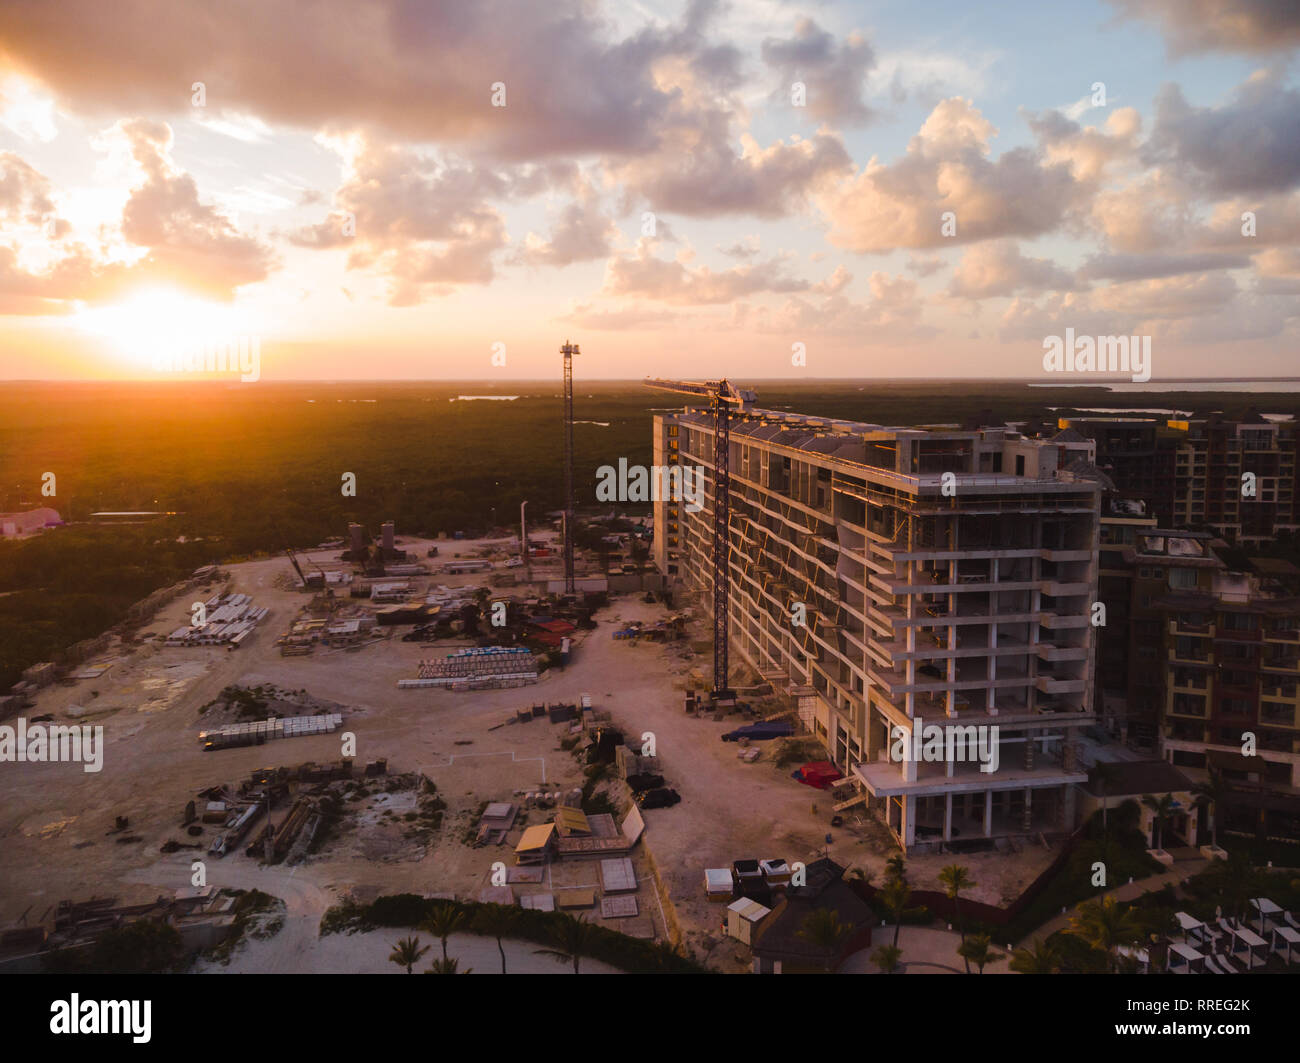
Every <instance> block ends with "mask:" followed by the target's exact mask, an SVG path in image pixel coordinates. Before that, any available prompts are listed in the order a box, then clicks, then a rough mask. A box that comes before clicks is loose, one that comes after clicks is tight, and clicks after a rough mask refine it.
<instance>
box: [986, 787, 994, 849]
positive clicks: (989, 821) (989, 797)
mask: <svg viewBox="0 0 1300 1063" xmlns="http://www.w3.org/2000/svg"><path fill="white" fill-rule="evenodd" d="M984 837H986V838H991V837H993V791H992V790H985V791H984Z"/></svg>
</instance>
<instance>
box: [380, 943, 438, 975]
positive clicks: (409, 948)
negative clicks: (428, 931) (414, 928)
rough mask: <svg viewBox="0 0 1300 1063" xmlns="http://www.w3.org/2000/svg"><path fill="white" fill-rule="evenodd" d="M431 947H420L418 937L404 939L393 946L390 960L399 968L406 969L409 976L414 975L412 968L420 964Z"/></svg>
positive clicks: (389, 956) (389, 955)
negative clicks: (422, 957) (421, 958)
mask: <svg viewBox="0 0 1300 1063" xmlns="http://www.w3.org/2000/svg"><path fill="white" fill-rule="evenodd" d="M429 948H430V946H428V945H424V946H421V945H420V939H419V938H417V937H409V938H402V939H401V940H400V941H398V943H397V944H396V945H394V946H393V951H392V952H390V953H389V954H388V958H389V959H390V960H391V961H392V962H393V963H395V964H397V966H398V967H405V968H406V973H407V974H414V973H415V971H413V970H412V968H413V967H414V966H415V965H416V964H417V963H419V962H420V957H421V956H423V955H424V954H425V953H426V952H428V951H429Z"/></svg>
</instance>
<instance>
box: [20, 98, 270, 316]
mask: <svg viewBox="0 0 1300 1063" xmlns="http://www.w3.org/2000/svg"><path fill="white" fill-rule="evenodd" d="M101 145H102V146H103V147H105V148H107V149H108V150H116V149H119V148H120V149H123V150H125V151H126V153H127V154H128V155H129V157H130V158H131V160H132V162H133V165H134V167H135V175H134V179H133V183H132V185H131V188H130V189H129V192H128V195H127V198H126V202H125V205H124V206H123V209H122V216H121V219H120V222H118V223H117V224H116V225H114V224H111V223H106V224H104V225H101V226H100V228H99V230H98V233H97V246H95V247H93V248H92V247H89V246H87V245H86V243H84V242H83V241H80V240H72V239H70V238H65V237H67V236H68V231H69V230H68V226H67V223H66V222H64V221H62V220H56V219H54V216H53V213H52V212H53V204H52V200H51V195H52V192H51V189H50V185H49V182H48V180H47V179H46V178H45V177H44V176H43V175H41V174H40V173H38V172H37V171H36V170H34V169H33V168H32V167H31V166H30V165H29V164H27V163H26V162H25V161H24V160H22V159H21V158H19V157H18V156H16V155H13V154H12V153H5V154H4V155H3V156H0V216H3V217H7V218H10V220H17V219H22V220H24V221H26V222H27V223H29V224H39V223H41V222H44V223H45V224H46V227H47V230H50V231H47V236H49V237H52V238H54V239H58V240H59V241H60V242H59V243H58V245H57V247H56V248H55V249H54V252H53V254H52V257H50V258H49V259H48V260H47V262H46V263H45V264H44V265H43V267H41V268H38V269H36V268H31V267H25V266H23V265H21V264H20V263H19V261H18V256H17V254H16V252H15V251H14V250H13V249H12V248H9V247H4V246H3V245H0V295H2V296H4V297H6V302H7V305H8V306H9V308H10V312H18V311H17V310H15V308H16V307H19V306H21V305H28V306H30V307H31V308H32V309H31V310H30V311H27V312H37V313H39V312H58V311H59V310H60V309H65V308H61V307H59V305H58V304H59V302H60V301H66V300H83V301H86V302H103V301H106V300H111V299H113V298H116V297H119V296H121V295H123V294H126V293H127V292H128V291H130V290H131V289H132V288H135V287H138V286H141V285H143V284H165V285H168V286H170V287H178V288H183V289H185V290H187V291H190V292H193V293H196V294H199V295H202V296H205V297H208V298H212V299H221V300H228V299H230V298H232V297H233V296H234V293H235V290H236V289H237V288H239V287H241V286H243V285H246V284H253V283H256V282H258V281H261V280H265V279H266V278H267V277H268V276H269V275H270V272H271V270H272V269H274V268H275V266H276V265H277V260H276V257H275V255H274V253H273V252H272V250H271V249H270V248H269V247H268V246H267V245H265V244H263V243H262V242H261V241H260V240H258V239H257V238H256V237H254V236H250V235H246V234H244V233H241V232H240V231H239V230H238V229H237V228H236V227H235V226H234V225H233V224H232V223H231V222H230V220H229V219H228V218H226V217H225V216H224V215H223V214H222V213H221V212H220V211H218V210H217V209H216V208H215V207H213V206H212V205H210V204H207V203H204V202H203V201H202V200H200V198H199V193H198V188H197V186H196V184H195V182H194V178H193V177H191V176H190V175H189V174H187V173H184V172H183V171H181V170H179V169H178V168H177V167H176V165H175V164H174V163H173V161H172V159H171V145H172V132H171V128H170V127H169V126H168V125H167V124H166V123H165V122H152V121H147V120H145V119H138V118H137V119H130V120H126V121H122V122H118V123H117V124H116V125H115V126H114V127H113V128H112V129H110V130H109V131H108V132H107V134H105V136H104V138H103V139H102V140H101ZM51 222H53V226H52V229H51V226H50V223H51ZM24 300H25V301H26V302H25V303H24ZM47 301H49V302H47Z"/></svg>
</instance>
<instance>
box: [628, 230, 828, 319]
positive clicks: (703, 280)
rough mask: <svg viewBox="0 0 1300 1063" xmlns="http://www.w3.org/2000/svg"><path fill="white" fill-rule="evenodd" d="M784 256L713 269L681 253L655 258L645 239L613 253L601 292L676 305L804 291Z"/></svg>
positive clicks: (804, 284) (807, 286) (803, 283)
mask: <svg viewBox="0 0 1300 1063" xmlns="http://www.w3.org/2000/svg"><path fill="white" fill-rule="evenodd" d="M785 266H786V260H785V259H782V258H773V259H769V260H768V261H766V262H760V263H758V264H756V265H745V266H734V267H732V268H731V269H725V270H719V271H716V272H715V271H714V270H711V269H709V267H707V266H701V267H699V268H698V269H692V268H690V267H689V266H688V265H687V264H686V263H685V262H683V261H682V260H681V258H679V259H677V260H675V261H667V260H665V259H661V258H655V257H654V255H652V254H651V253H650V248H649V246H648V244H647V243H646V241H644V240H643V241H641V242H640V244H638V246H637V249H636V252H635V253H634V254H631V255H621V256H619V257H617V258H614V259H611V260H610V262H609V265H608V267H607V269H606V274H605V293H606V294H607V295H617V296H637V297H640V298H643V299H652V300H655V301H657V302H662V303H670V304H675V305H678V306H700V305H706V304H711V303H729V302H731V301H732V300H734V299H739V298H741V297H743V296H746V295H753V294H756V293H758V292H802V291H808V290H809V289H810V288H811V287H812V285H811V284H810V283H809V282H808V281H806V280H802V279H800V278H797V277H791V276H789V275H788V274H787V273H786V271H785Z"/></svg>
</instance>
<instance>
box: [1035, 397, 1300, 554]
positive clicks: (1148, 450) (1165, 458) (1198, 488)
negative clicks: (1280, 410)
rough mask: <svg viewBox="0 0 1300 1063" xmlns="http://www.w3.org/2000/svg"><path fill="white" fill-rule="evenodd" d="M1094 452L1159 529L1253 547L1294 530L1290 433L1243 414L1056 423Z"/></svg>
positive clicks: (1285, 425)
mask: <svg viewBox="0 0 1300 1063" xmlns="http://www.w3.org/2000/svg"><path fill="white" fill-rule="evenodd" d="M1059 425H1060V427H1061V428H1070V429H1073V430H1074V431H1075V432H1077V433H1079V434H1080V435H1082V436H1086V437H1088V438H1089V439H1092V440H1094V441H1095V442H1096V444H1097V458H1096V461H1097V465H1098V466H1099V467H1100V468H1102V469H1103V470H1105V472H1106V473H1107V474H1108V475H1109V476H1110V478H1111V479H1112V480H1113V481H1114V484H1115V487H1116V489H1117V491H1118V492H1119V494H1120V495H1121V496H1123V497H1125V498H1135V499H1143V500H1145V501H1146V503H1147V505H1148V507H1149V512H1150V514H1151V515H1152V516H1153V517H1155V518H1156V520H1157V521H1158V522H1159V523H1160V525H1161V527H1166V528H1205V529H1209V530H1212V531H1214V532H1216V533H1217V534H1218V535H1221V536H1222V537H1223V538H1224V539H1225V540H1227V541H1228V542H1230V543H1235V544H1239V545H1242V546H1253V545H1258V544H1260V543H1266V542H1270V541H1272V540H1273V539H1275V538H1276V537H1277V536H1278V534H1279V533H1281V532H1290V531H1295V530H1296V528H1297V527H1300V510H1297V508H1296V425H1295V423H1294V422H1290V421H1282V422H1276V421H1269V420H1268V419H1266V418H1265V417H1262V416H1260V415H1258V414H1250V415H1247V416H1246V417H1244V418H1243V419H1242V420H1240V421H1229V420H1224V419H1223V418H1221V417H1203V418H1183V419H1178V418H1174V419H1161V418H1155V417H1149V418H1144V417H1089V418H1062V419H1061V420H1060V422H1059Z"/></svg>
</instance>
